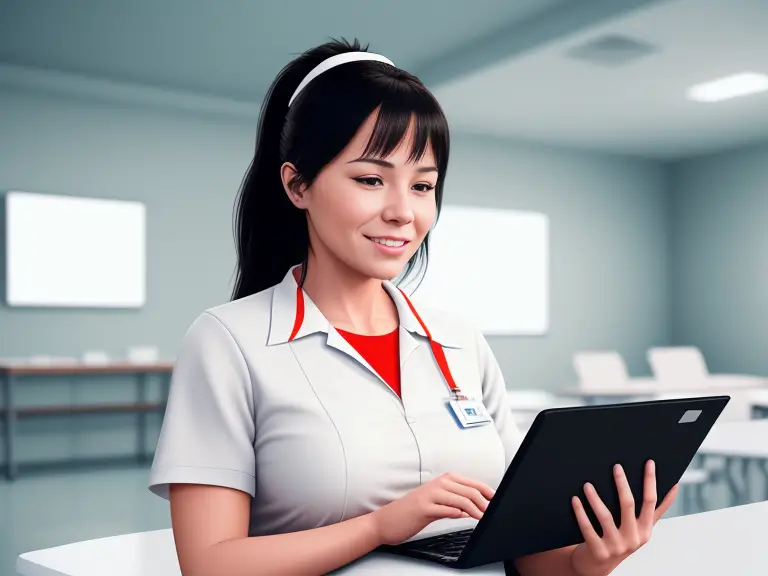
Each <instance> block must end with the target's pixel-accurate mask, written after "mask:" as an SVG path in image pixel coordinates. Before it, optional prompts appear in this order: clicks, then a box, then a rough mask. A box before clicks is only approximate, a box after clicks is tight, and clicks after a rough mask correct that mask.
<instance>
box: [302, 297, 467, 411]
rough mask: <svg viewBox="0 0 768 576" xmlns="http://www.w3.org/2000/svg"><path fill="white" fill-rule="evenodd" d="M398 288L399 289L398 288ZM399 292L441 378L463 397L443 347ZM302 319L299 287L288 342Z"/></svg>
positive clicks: (453, 391)
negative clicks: (420, 330) (438, 369)
mask: <svg viewBox="0 0 768 576" xmlns="http://www.w3.org/2000/svg"><path fill="white" fill-rule="evenodd" d="M398 290H400V288H398ZM400 294H402V295H403V298H404V299H405V301H406V302H407V303H408V307H409V308H410V309H411V312H412V313H413V315H414V316H415V317H416V320H418V322H419V324H420V325H421V327H422V329H423V330H424V334H426V335H427V340H429V347H430V348H432V354H433V355H434V357H435V361H436V362H437V366H438V368H440V372H441V373H442V374H443V378H445V383H446V384H448V388H450V390H451V395H452V396H453V397H454V398H456V399H458V400H462V399H465V398H466V396H464V394H462V392H461V388H459V387H458V386H457V385H456V382H455V381H454V379H453V375H452V374H451V369H450V368H449V367H448V360H447V359H446V358H445V352H444V351H443V347H442V346H441V345H440V344H438V343H437V342H435V341H434V340H433V339H432V334H431V333H430V332H429V329H428V328H427V325H426V324H424V321H423V320H422V319H421V316H419V313H418V312H416V308H414V307H413V304H411V301H410V300H409V299H408V296H406V295H405V292H403V291H402V290H400ZM303 321H304V294H303V291H302V289H301V288H300V287H299V288H297V289H296V317H295V318H294V322H293V330H292V331H291V335H290V337H289V338H288V341H289V342H290V341H291V340H293V339H294V338H295V337H296V334H298V332H299V328H301V324H302V322H303Z"/></svg>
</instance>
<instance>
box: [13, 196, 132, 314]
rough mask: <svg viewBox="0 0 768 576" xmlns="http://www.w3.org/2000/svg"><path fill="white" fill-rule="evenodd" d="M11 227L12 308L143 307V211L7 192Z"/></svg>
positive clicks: (128, 206) (98, 201) (108, 203)
mask: <svg viewBox="0 0 768 576" xmlns="http://www.w3.org/2000/svg"><path fill="white" fill-rule="evenodd" d="M5 219H6V221H5V230H6V233H5V250H6V253H5V261H6V270H5V281H6V287H5V288H6V289H5V294H6V300H7V303H8V305H9V306H27V307H100V308H138V307H141V306H143V305H144V303H145V300H146V286H145V284H146V271H145V266H146V254H145V252H146V248H145V247H146V238H145V236H146V209H145V207H144V205H143V204H141V203H139V202H128V201H122V200H103V199H96V198H79V197H72V196H59V195H49V194H35V193H29V192H8V193H7V194H6V196H5Z"/></svg>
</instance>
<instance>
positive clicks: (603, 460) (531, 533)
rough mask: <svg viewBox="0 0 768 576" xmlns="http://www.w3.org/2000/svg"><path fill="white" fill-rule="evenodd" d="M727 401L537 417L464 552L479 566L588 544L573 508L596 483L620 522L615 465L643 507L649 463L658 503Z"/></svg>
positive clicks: (687, 400)
mask: <svg viewBox="0 0 768 576" xmlns="http://www.w3.org/2000/svg"><path fill="white" fill-rule="evenodd" d="M728 400H729V397H728V396H713V397H704V398H685V399H673V400H658V401H648V402H632V403H625V404H613V405H604V406H588V407H574V408H557V409H550V410H544V411H542V412H541V413H539V415H538V416H537V418H536V420H535V421H534V423H533V425H532V426H531V428H530V430H529V431H528V433H527V434H526V437H525V439H524V441H523V443H522V445H521V447H520V449H519V450H518V452H517V454H516V456H515V458H514V460H513V462H512V463H511V464H510V466H509V469H508V470H507V473H506V474H505V476H504V479H503V480H502V482H501V485H500V486H499V489H498V490H497V495H496V497H494V499H493V500H492V502H491V504H490V505H489V507H488V510H487V511H486V513H485V517H484V518H483V521H481V522H480V524H479V525H478V527H477V529H476V530H475V531H474V533H473V535H472V538H471V541H470V542H469V543H468V545H467V548H466V549H465V556H464V557H463V558H462V562H461V563H462V564H464V565H466V566H475V565H482V564H487V563H490V562H498V561H500V560H503V559H508V558H516V557H519V556H523V555H526V554H531V553H535V552H541V551H544V550H550V549H554V548H560V547H564V546H569V545H572V544H577V543H580V542H583V538H582V536H581V531H580V529H579V526H578V524H577V522H576V518H575V515H574V512H573V508H572V505H571V498H572V497H573V496H574V495H578V496H579V497H580V498H581V499H582V502H583V503H584V504H585V508H586V510H587V513H588V515H589V516H590V518H591V520H592V523H593V525H594V526H595V528H596V530H597V531H598V534H602V530H601V529H600V524H599V522H598V521H597V520H596V518H595V516H594V513H593V512H592V510H591V507H590V505H589V502H588V501H587V500H586V496H585V495H584V490H583V486H584V484H585V483H586V482H591V483H592V484H593V485H594V486H595V488H596V489H597V492H598V494H599V495H600V497H601V498H602V500H603V501H604V502H605V503H606V505H607V506H608V508H609V509H610V510H611V511H612V513H613V515H614V521H615V522H616V524H617V526H618V525H619V522H620V509H619V497H618V493H617V491H616V484H615V480H614V476H613V465H614V464H616V463H619V464H621V465H622V466H623V467H624V470H625V472H626V474H627V479H628V481H629V485H630V487H631V489H632V492H633V495H634V497H635V505H636V513H637V514H639V512H640V508H641V507H642V503H643V485H644V482H643V481H644V465H645V462H646V461H647V460H649V459H653V460H654V461H655V463H656V481H657V495H658V501H657V505H658V504H660V503H661V501H662V499H663V498H664V496H665V495H666V494H667V492H669V490H670V489H671V488H672V486H674V484H676V483H677V482H678V481H679V480H680V477H681V476H682V475H683V472H685V470H686V469H687V468H688V466H689V465H690V463H691V461H692V459H693V458H694V456H695V455H696V452H697V451H698V449H699V446H700V445H701V443H702V442H703V440H704V439H705V438H706V436H707V434H708V433H709V431H710V429H711V428H712V425H713V424H714V423H715V421H716V420H717V418H718V417H719V416H720V414H721V412H722V411H723V409H724V408H725V406H726V404H727V403H728Z"/></svg>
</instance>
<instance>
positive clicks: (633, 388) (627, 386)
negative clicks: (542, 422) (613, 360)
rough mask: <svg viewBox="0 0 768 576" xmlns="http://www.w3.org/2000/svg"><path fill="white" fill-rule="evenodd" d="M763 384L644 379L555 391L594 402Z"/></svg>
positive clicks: (716, 391)
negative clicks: (689, 383)
mask: <svg viewBox="0 0 768 576" xmlns="http://www.w3.org/2000/svg"><path fill="white" fill-rule="evenodd" d="M764 386H765V384H764V381H762V380H747V379H744V380H739V381H736V382H732V383H729V385H728V386H725V385H718V383H717V381H713V382H712V383H708V384H707V385H702V386H679V387H675V386H670V385H669V384H668V383H665V382H660V381H658V380H650V379H649V380H644V381H641V382H629V383H622V384H617V385H606V386H584V387H580V386H579V387H569V388H565V389H563V390H559V391H558V392H557V393H558V395H560V396H562V397H571V398H581V399H582V400H584V401H587V402H594V401H595V400H601V399H604V398H605V399H625V398H643V397H654V396H659V395H662V394H680V395H686V396H698V395H700V394H701V395H714V394H724V395H728V393H729V391H736V390H755V391H758V390H764V389H765V388H764Z"/></svg>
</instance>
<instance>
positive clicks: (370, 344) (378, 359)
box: [336, 327, 400, 396]
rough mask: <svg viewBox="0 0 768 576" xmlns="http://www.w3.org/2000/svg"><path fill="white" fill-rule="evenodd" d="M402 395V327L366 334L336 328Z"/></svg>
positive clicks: (398, 393)
mask: <svg viewBox="0 0 768 576" xmlns="http://www.w3.org/2000/svg"><path fill="white" fill-rule="evenodd" d="M336 330H337V331H338V333H339V334H341V335H342V336H343V337H344V339H345V340H346V341H347V342H349V344H350V346H352V347H353V348H354V349H355V350H357V352H358V353H359V354H360V356H362V357H363V358H365V361H366V362H368V364H370V365H371V368H373V369H374V370H376V373H377V374H378V375H379V376H381V378H382V379H383V380H384V382H386V383H387V384H389V387H390V388H392V390H393V391H394V392H395V394H397V395H398V396H400V327H398V328H396V329H395V330H394V331H392V332H390V333H389V334H382V335H377V336H365V335H360V334H353V333H352V332H347V331H346V330H339V329H338V328H337V329H336Z"/></svg>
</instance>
